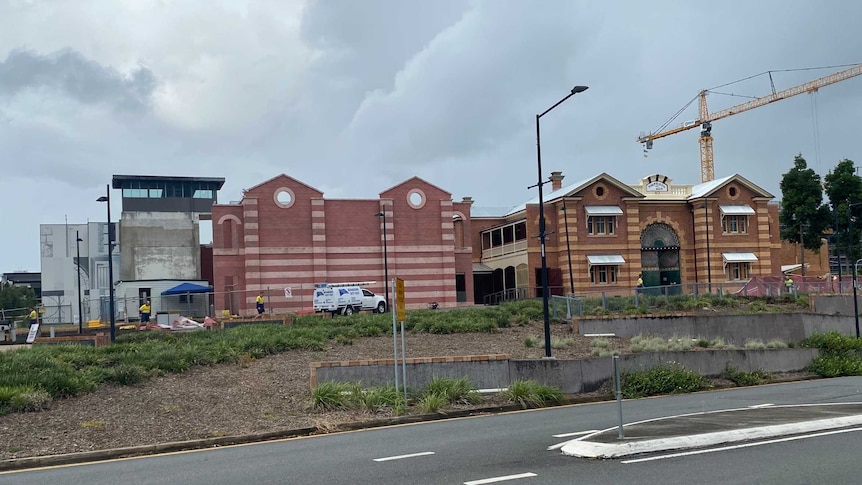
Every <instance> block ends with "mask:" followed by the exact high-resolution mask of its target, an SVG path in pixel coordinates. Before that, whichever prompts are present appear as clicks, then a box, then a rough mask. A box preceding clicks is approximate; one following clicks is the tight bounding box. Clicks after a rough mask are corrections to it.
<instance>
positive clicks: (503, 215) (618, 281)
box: [471, 172, 781, 302]
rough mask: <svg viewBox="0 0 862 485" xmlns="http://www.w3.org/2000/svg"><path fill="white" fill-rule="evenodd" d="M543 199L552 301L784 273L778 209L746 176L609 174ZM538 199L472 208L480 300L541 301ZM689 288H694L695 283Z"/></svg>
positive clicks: (556, 178) (728, 283)
mask: <svg viewBox="0 0 862 485" xmlns="http://www.w3.org/2000/svg"><path fill="white" fill-rule="evenodd" d="M550 180H551V183H552V187H551V191H550V193H548V194H546V196H545V197H544V202H545V217H546V221H547V222H546V236H547V237H546V256H547V258H546V259H547V266H548V280H549V288H550V292H551V293H552V294H557V295H562V294H568V293H572V292H576V293H584V292H591V291H611V292H612V291H613V290H615V289H617V290H620V291H621V292H630V291H631V289H632V287H634V286H635V282H636V281H637V278H638V275H639V274H643V279H644V283H645V286H648V287H657V286H665V285H690V284H692V283H698V284H707V283H713V284H716V285H717V286H719V285H721V286H723V288H724V289H725V290H732V289H735V288H734V287H737V288H738V287H739V286H741V285H742V284H743V283H744V282H745V281H747V280H748V279H749V278H750V277H752V276H765V275H780V274H781V260H780V259H779V257H778V256H779V250H780V248H781V240H780V236H779V224H778V206H777V205H776V204H770V201H771V200H772V199H773V196H772V195H771V194H769V193H768V192H766V191H765V190H763V189H762V188H760V187H758V186H757V185H755V184H753V183H751V182H750V181H748V180H746V179H745V178H743V177H742V176H740V175H732V176H729V177H724V178H721V179H718V180H714V181H711V182H707V183H703V184H699V185H677V184H673V183H672V181H671V180H670V179H669V178H668V177H666V176H662V175H652V176H649V177H646V178H644V179H642V180H641V181H640V183H638V184H633V185H627V184H625V183H623V182H620V181H619V180H617V179H616V178H614V177H612V176H610V175H608V174H606V173H602V174H599V175H596V176H594V177H591V178H589V179H585V180H582V181H579V182H577V183H574V184H572V185H568V186H565V187H564V186H563V185H562V180H563V175H562V173H561V172H553V173H552V174H551V177H550ZM538 213H539V208H538V197H536V198H535V199H534V200H531V201H528V202H527V203H525V204H521V205H520V206H516V207H514V208H512V209H509V210H505V209H504V210H502V211H497V213H494V211H487V210H483V209H481V208H479V207H477V208H475V209H474V211H473V220H472V227H473V230H474V232H473V233H472V236H471V239H472V242H471V244H472V247H473V259H474V262H476V263H478V264H477V266H476V268H475V269H474V274H475V275H476V276H475V288H476V291H475V298H476V301H477V302H482V301H483V299H485V298H486V297H487V296H488V295H500V293H501V292H508V293H510V294H516V295H518V296H540V295H541V290H540V288H541V246H540V241H539V239H538V237H537V236H538V232H539V223H538V222H539V214H538ZM689 288H691V287H690V286H689Z"/></svg>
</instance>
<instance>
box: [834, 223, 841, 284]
mask: <svg viewBox="0 0 862 485" xmlns="http://www.w3.org/2000/svg"><path fill="white" fill-rule="evenodd" d="M833 240H834V241H835V255H836V257H837V258H838V293H841V281H842V280H841V235H840V234H839V232H838V208H837V207H836V208H835V238H833Z"/></svg>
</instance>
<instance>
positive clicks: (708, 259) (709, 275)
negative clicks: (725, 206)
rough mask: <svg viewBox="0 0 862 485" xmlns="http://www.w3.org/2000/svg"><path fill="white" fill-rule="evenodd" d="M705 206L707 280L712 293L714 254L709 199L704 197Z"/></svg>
mask: <svg viewBox="0 0 862 485" xmlns="http://www.w3.org/2000/svg"><path fill="white" fill-rule="evenodd" d="M704 201H705V202H704V204H703V207H704V208H705V209H706V282H707V288H708V289H709V294H710V295H711V294H712V255H711V254H710V253H711V251H710V249H709V199H704Z"/></svg>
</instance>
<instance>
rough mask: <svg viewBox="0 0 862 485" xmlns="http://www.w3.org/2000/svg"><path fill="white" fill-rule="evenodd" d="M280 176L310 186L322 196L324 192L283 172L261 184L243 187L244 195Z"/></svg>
mask: <svg viewBox="0 0 862 485" xmlns="http://www.w3.org/2000/svg"><path fill="white" fill-rule="evenodd" d="M279 178H286V179H288V180H290V181H292V182H295V183H297V184H299V185H302V186H303V187H306V188H308V189H311V190H313V191H315V192H317V193H318V194H320V195H321V197H322V196H323V192H321V191H320V190H318V189H316V188H314V187H312V186H310V185H308V184H306V183H305V182H302V181H300V180H297V179H295V178H293V177H291V176H290V175H287V174H283V173H282V174H279V175H276V176H275V177H272V178H270V179H267V180H264V181H263V182H261V183H259V184H257V185H255V186H253V187H249V188H247V189H243V191H242V193H243V195H245V193H246V192H251V191H252V190H254V189H257V188H259V187H262V186H264V185H266V184H268V183H270V182H272V181H273V180H276V179H279Z"/></svg>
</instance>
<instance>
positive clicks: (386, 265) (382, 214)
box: [377, 207, 390, 311]
mask: <svg viewBox="0 0 862 485" xmlns="http://www.w3.org/2000/svg"><path fill="white" fill-rule="evenodd" d="M377 217H383V279H384V280H386V281H384V282H383V286H384V287H385V288H386V289H385V291H386V311H389V310H390V308H389V251H388V249H387V243H386V208H385V207H384V208H383V211H381V212H379V213H377Z"/></svg>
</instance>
